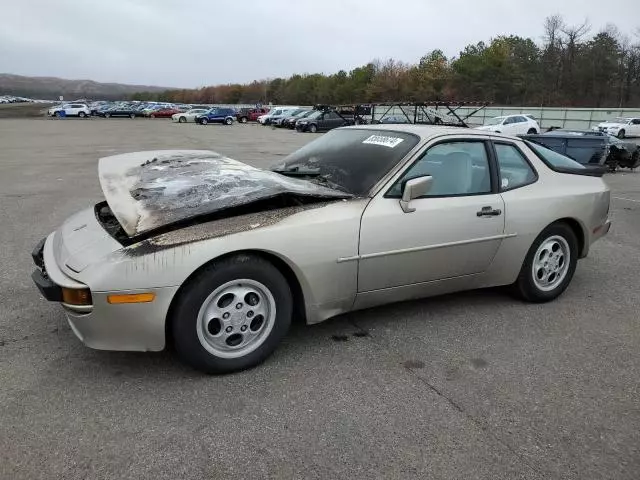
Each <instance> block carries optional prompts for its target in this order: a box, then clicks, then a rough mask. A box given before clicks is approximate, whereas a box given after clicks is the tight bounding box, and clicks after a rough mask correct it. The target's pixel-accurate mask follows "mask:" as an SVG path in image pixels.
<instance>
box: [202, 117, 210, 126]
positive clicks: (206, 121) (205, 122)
mask: <svg viewBox="0 0 640 480" xmlns="http://www.w3.org/2000/svg"><path fill="white" fill-rule="evenodd" d="M207 123H209V121H208V120H207V119H206V118H201V119H200V125H206V124H207Z"/></svg>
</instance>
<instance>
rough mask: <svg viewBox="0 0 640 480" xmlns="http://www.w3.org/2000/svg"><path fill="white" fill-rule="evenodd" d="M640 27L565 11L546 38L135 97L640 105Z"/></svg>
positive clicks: (510, 39) (551, 20)
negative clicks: (598, 23)
mask: <svg viewBox="0 0 640 480" xmlns="http://www.w3.org/2000/svg"><path fill="white" fill-rule="evenodd" d="M639 37H640V29H639V30H638V31H637V32H636V33H635V35H634V36H633V37H631V36H629V35H626V34H623V33H621V32H620V31H619V30H618V29H617V27H615V26H614V25H607V26H606V27H605V28H604V29H601V30H600V31H597V32H595V33H592V29H591V26H590V25H589V24H588V23H587V22H586V21H585V22H584V23H582V24H579V25H569V24H567V23H566V22H565V21H564V19H563V18H562V17H561V16H559V15H554V16H551V17H548V18H547V19H546V20H545V22H544V36H543V38H542V41H541V42H540V43H536V42H535V41H534V40H533V39H531V38H522V37H519V36H517V35H510V36H499V37H496V38H494V39H492V40H491V41H490V42H489V43H485V42H478V43H476V44H472V45H468V46H466V47H465V48H464V50H462V52H460V54H459V55H458V56H457V57H454V58H447V56H446V55H444V53H443V52H442V50H438V49H436V50H433V51H431V52H429V53H428V54H426V55H425V56H423V57H422V58H421V59H420V61H419V62H418V63H416V64H409V63H404V62H401V61H397V60H393V59H388V60H385V61H381V60H374V61H371V62H369V63H368V64H366V65H363V66H361V67H358V68H354V69H353V70H351V71H350V72H346V71H344V70H340V71H339V72H337V73H335V74H332V75H324V74H320V73H316V74H304V75H300V74H296V75H293V76H291V77H289V78H274V79H269V80H256V81H253V82H251V83H248V84H230V85H217V86H209V87H203V88H198V89H183V90H167V91H164V92H140V93H136V94H134V95H133V97H132V98H133V99H134V100H159V101H168V102H176V103H223V104H224V103H226V104H237V103H246V104H256V103H262V104H266V103H268V102H272V103H274V104H290V105H296V104H297V105H314V104H334V105H335V104H353V103H370V102H392V101H433V100H454V101H486V102H491V103H494V104H497V105H523V106H568V107H638V106H640V41H639Z"/></svg>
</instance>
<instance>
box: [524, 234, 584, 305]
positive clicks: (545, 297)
mask: <svg viewBox="0 0 640 480" xmlns="http://www.w3.org/2000/svg"><path fill="white" fill-rule="evenodd" d="M552 236H560V237H563V238H564V239H565V240H566V241H567V244H568V245H569V250H570V255H571V258H570V260H569V270H568V271H567V274H566V276H565V278H564V280H563V281H562V283H560V284H559V285H558V286H557V287H556V288H554V289H553V290H550V291H548V292H547V291H543V290H540V289H539V288H538V287H537V286H536V285H535V282H534V281H533V275H532V267H533V260H534V256H535V254H536V251H537V250H538V247H539V246H540V244H541V243H542V242H543V241H545V240H546V239H548V238H549V237H552ZM579 255H580V252H579V251H578V239H577V238H576V235H575V233H574V232H573V230H572V229H571V227H570V226H569V225H567V224H566V223H554V224H552V225H549V226H548V227H547V228H545V229H544V230H543V231H542V233H541V234H540V235H538V236H537V237H536V239H535V240H534V242H533V244H532V245H531V247H530V248H529V251H528V252H527V256H526V257H525V260H524V263H523V264H522V269H521V270H520V275H519V276H518V279H517V281H516V283H515V284H514V286H515V287H516V290H517V293H518V294H519V296H520V297H522V298H524V299H525V300H527V301H529V302H537V303H542V302H548V301H551V300H553V299H555V298H557V297H558V296H560V295H561V294H562V293H563V292H564V291H565V290H566V289H567V287H568V286H569V284H570V283H571V280H572V278H573V275H574V273H575V271H576V267H577V265H578V256H579Z"/></svg>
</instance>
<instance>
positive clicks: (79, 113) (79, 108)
mask: <svg viewBox="0 0 640 480" xmlns="http://www.w3.org/2000/svg"><path fill="white" fill-rule="evenodd" d="M62 112H64V116H65V117H81V118H84V117H88V116H90V115H91V109H90V108H89V107H88V106H87V104H86V103H64V104H62V105H56V106H55V107H51V108H50V109H49V110H47V115H49V116H50V117H61V116H62Z"/></svg>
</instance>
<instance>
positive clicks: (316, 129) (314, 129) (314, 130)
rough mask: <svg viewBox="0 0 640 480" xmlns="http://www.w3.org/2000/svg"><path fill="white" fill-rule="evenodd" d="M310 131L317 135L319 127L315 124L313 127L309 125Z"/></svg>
mask: <svg viewBox="0 0 640 480" xmlns="http://www.w3.org/2000/svg"><path fill="white" fill-rule="evenodd" d="M309 131H310V132H311V133H316V132H317V131H318V126H317V125H316V124H315V123H312V124H311V125H309Z"/></svg>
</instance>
